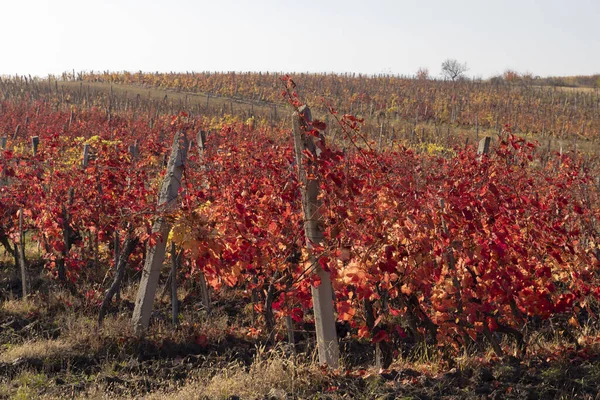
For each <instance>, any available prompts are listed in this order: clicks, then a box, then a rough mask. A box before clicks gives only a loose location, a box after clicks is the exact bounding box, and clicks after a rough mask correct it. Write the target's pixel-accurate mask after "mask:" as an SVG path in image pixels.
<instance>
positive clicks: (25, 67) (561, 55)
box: [0, 0, 600, 79]
mask: <svg viewBox="0 0 600 400" xmlns="http://www.w3.org/2000/svg"><path fill="white" fill-rule="evenodd" d="M2 10H3V12H4V13H5V15H12V16H15V18H8V19H7V21H5V22H4V23H3V24H2V25H0V35H2V37H3V38H5V46H4V52H3V61H2V63H0V76H14V75H20V76H23V75H25V76H26V75H32V76H38V77H40V78H44V77H47V76H48V75H55V76H56V75H61V74H62V73H65V72H67V73H68V72H71V71H72V70H75V71H76V72H82V71H107V70H108V71H111V72H120V71H128V72H138V71H143V72H156V71H158V72H162V73H169V72H180V73H185V72H214V73H218V72H240V73H243V72H257V73H258V72H261V73H266V72H269V73H280V72H281V71H295V72H287V73H293V74H299V73H336V74H344V73H350V74H352V73H355V74H362V75H366V76H377V75H380V74H386V75H390V76H402V77H410V76H414V75H415V74H416V72H417V70H418V69H419V68H426V69H428V70H429V74H430V76H431V78H439V77H440V72H441V63H442V62H443V61H444V60H446V59H456V60H457V61H459V62H460V63H466V64H467V67H468V71H467V72H466V76H467V77H469V78H471V79H473V78H474V79H489V78H491V77H494V76H498V75H502V74H503V73H504V72H505V71H507V70H511V71H516V72H518V73H521V74H523V73H530V74H531V75H533V76H540V77H566V76H589V75H595V74H598V73H600V53H598V51H597V49H598V48H600V35H598V32H597V28H595V21H596V20H597V18H598V17H599V16H600V3H598V2H595V1H593V0H577V1H573V2H571V3H569V4H565V3H564V2H562V1H559V0H550V1H539V0H537V1H536V0H528V1H521V2H519V1H516V0H507V1H503V2H502V3H501V4H481V2H478V1H476V0H460V1H458V2H454V3H452V4H449V3H447V2H444V1H443V0H432V1H431V2H429V3H427V4H425V5H423V4H421V3H419V2H416V1H413V0H406V1H392V0H379V1H376V2H371V3H369V4H368V5H367V6H365V5H364V4H363V2H361V1H358V0H352V1H347V2H340V1H330V2H327V3H321V2H318V1H316V0H306V1H305V2H304V8H300V7H290V6H289V5H286V4H282V3H281V2H279V1H276V0H256V1H253V2H247V1H241V0H239V1H235V0H222V1H220V2H210V1H198V2H194V1H191V0H175V1H173V2H171V3H169V4H163V3H162V2H160V1H158V0H147V1H142V0H125V1H120V2H119V1H116V0H101V1H96V2H93V3H88V4H85V5H82V4H81V2H78V1H75V0H56V1H55V2H52V3H51V4H48V3H47V2H45V1H42V0H22V1H20V2H18V3H17V2H12V3H7V4H4V5H3V6H2ZM18 16H23V18H18ZM10 37H16V38H18V40H12V41H11V40H7V39H6V38H10Z"/></svg>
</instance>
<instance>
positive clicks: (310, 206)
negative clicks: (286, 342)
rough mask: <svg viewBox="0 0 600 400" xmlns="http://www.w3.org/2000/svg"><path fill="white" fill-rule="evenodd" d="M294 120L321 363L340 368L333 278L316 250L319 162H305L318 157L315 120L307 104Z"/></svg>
mask: <svg viewBox="0 0 600 400" xmlns="http://www.w3.org/2000/svg"><path fill="white" fill-rule="evenodd" d="M292 121H293V134H294V147H295V152H296V164H297V166H298V177H299V181H300V182H301V183H302V209H303V211H304V234H305V236H306V247H307V249H308V252H309V255H310V262H311V264H312V265H314V266H315V273H316V274H317V275H319V278H320V279H321V284H320V285H319V286H318V287H314V286H313V287H312V288H311V292H312V299H313V308H314V314H315V328H316V331H317V347H318V352H319V363H320V364H327V366H329V367H331V368H338V366H339V356H340V349H339V345H338V340H337V332H336V330H335V314H334V307H333V291H332V288H331V277H330V275H329V273H328V272H326V271H323V269H322V268H321V266H320V265H319V263H318V262H317V255H316V254H315V253H314V251H313V243H314V244H321V243H323V239H324V238H323V232H322V231H321V227H320V219H321V216H320V213H319V201H318V196H319V181H318V179H317V178H313V179H310V180H309V179H308V176H316V169H317V165H315V163H314V162H313V161H310V160H309V161H308V163H307V164H308V165H307V167H308V170H309V171H306V168H305V166H304V161H303V152H304V151H309V152H310V153H311V154H312V155H313V157H314V158H317V148H316V146H315V143H314V141H313V138H312V136H310V135H308V134H306V132H307V129H308V127H307V123H310V122H311V121H312V116H311V113H310V109H309V108H308V107H307V106H303V107H302V108H301V109H300V110H298V112H295V113H294V115H293V116H292ZM321 140H323V139H321Z"/></svg>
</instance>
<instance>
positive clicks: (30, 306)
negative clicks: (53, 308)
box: [0, 298, 44, 317]
mask: <svg viewBox="0 0 600 400" xmlns="http://www.w3.org/2000/svg"><path fill="white" fill-rule="evenodd" d="M43 309H44V307H43V305H41V304H40V303H39V302H38V301H36V299H34V298H26V299H16V300H15V299H12V300H6V301H4V302H3V303H2V306H1V307H0V312H1V313H5V314H9V315H12V316H20V317H26V316H27V315H31V314H34V313H39V312H41V310H43Z"/></svg>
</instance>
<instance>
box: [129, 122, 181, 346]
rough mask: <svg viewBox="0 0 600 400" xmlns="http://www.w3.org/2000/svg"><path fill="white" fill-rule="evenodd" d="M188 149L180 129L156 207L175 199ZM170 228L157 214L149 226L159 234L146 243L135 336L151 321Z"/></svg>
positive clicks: (163, 206) (134, 322) (164, 207)
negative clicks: (149, 242)
mask: <svg viewBox="0 0 600 400" xmlns="http://www.w3.org/2000/svg"><path fill="white" fill-rule="evenodd" d="M187 148H188V141H187V137H186V135H185V133H183V132H180V133H178V134H176V135H175V138H174V140H173V147H172V150H171V157H170V158H169V162H168V164H167V175H166V176H165V179H164V181H163V183H162V186H161V189H160V192H159V197H158V205H159V208H161V209H163V210H164V209H166V208H169V207H172V203H173V202H174V200H175V199H177V193H178V192H179V187H180V184H181V177H182V175H183V165H184V163H185V159H186V156H187ZM170 229H171V226H170V224H169V223H168V222H167V221H166V220H165V219H164V218H163V217H158V218H157V220H156V221H155V222H154V225H153V226H152V232H153V233H158V234H159V238H158V239H157V241H156V244H155V245H154V246H150V245H149V246H148V250H147V252H146V261H145V264H144V270H143V272H142V279H141V282H140V288H139V290H138V294H137V298H136V300H135V309H134V310H133V318H132V324H133V330H134V332H135V333H136V334H137V335H143V334H144V333H145V332H146V330H147V329H148V325H149V324H150V316H151V314H152V306H153V304H154V296H155V294H156V286H157V285H158V278H159V277H160V269H161V267H162V265H163V261H164V259H165V252H166V246H167V237H168V235H169V231H170Z"/></svg>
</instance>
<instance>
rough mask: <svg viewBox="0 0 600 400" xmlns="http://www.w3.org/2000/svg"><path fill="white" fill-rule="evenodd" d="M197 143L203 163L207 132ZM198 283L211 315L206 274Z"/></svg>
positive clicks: (200, 133) (201, 276) (202, 132)
mask: <svg viewBox="0 0 600 400" xmlns="http://www.w3.org/2000/svg"><path fill="white" fill-rule="evenodd" d="M196 141H197V143H198V156H199V159H200V162H202V159H203V158H204V150H206V132H205V131H202V130H201V131H199V132H198V134H197V135H196ZM200 168H203V166H200ZM206 185H207V183H206V182H203V183H202V186H203V187H207V186H206ZM198 281H199V283H200V294H201V296H202V304H203V305H204V309H205V310H206V313H207V314H210V312H211V304H210V290H209V288H208V284H207V282H206V277H205V276H204V272H202V271H200V273H199V276H198Z"/></svg>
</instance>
